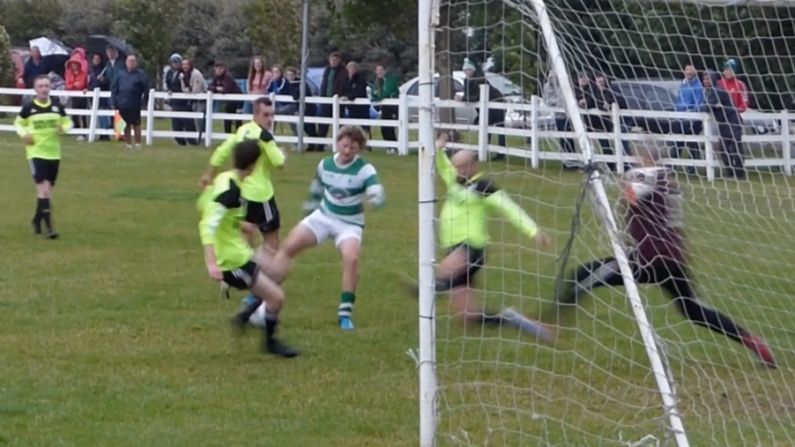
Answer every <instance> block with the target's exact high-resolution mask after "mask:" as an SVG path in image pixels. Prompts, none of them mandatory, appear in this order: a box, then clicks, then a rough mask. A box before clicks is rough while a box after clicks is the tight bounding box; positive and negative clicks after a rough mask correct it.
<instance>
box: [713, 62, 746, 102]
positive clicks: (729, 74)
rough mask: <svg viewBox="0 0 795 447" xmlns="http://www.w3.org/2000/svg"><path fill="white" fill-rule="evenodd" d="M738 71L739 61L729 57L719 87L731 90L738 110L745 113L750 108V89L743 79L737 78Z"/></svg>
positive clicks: (730, 93) (724, 65)
mask: <svg viewBox="0 0 795 447" xmlns="http://www.w3.org/2000/svg"><path fill="white" fill-rule="evenodd" d="M736 73H737V61H736V60H734V59H729V60H728V61H726V63H725V64H723V79H721V80H719V81H718V87H720V88H722V89H724V90H726V91H727V92H729V95H731V98H732V103H733V104H734V107H735V108H736V109H737V112H739V113H743V112H745V111H746V110H748V89H747V88H746V87H745V83H743V81H741V80H739V79H737V76H736Z"/></svg>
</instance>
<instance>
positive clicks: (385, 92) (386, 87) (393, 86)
mask: <svg viewBox="0 0 795 447" xmlns="http://www.w3.org/2000/svg"><path fill="white" fill-rule="evenodd" d="M370 96H371V98H370V99H371V100H372V101H373V102H380V101H384V100H386V99H396V98H398V97H399V96H400V87H399V86H398V80H397V78H396V77H394V76H392V75H391V74H389V73H388V72H387V69H386V65H385V64H378V65H376V66H375V85H374V86H373V89H372V91H371V92H370ZM380 109H381V119H382V120H397V119H398V109H399V106H397V105H386V104H385V105H382V106H380ZM396 129H397V128H396V127H392V126H381V135H383V136H384V140H386V141H394V142H395V143H397V135H396V132H395V130H396ZM387 152H388V153H397V145H396V147H392V148H389V149H387Z"/></svg>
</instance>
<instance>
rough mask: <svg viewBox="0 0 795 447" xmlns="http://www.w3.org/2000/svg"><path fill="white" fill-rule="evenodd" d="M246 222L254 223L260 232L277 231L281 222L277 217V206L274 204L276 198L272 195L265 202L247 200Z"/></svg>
mask: <svg viewBox="0 0 795 447" xmlns="http://www.w3.org/2000/svg"><path fill="white" fill-rule="evenodd" d="M246 222H249V223H253V224H254V225H256V226H257V227H258V228H259V231H260V233H272V232H274V231H278V230H279V228H281V226H282V223H281V218H280V217H279V208H278V207H277V206H276V198H275V197H273V198H271V199H270V200H268V201H267V202H265V203H262V202H247V203H246Z"/></svg>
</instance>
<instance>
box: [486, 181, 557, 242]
mask: <svg viewBox="0 0 795 447" xmlns="http://www.w3.org/2000/svg"><path fill="white" fill-rule="evenodd" d="M484 202H485V203H486V206H487V207H488V209H489V210H490V211H491V212H493V213H495V214H498V215H500V216H502V217H503V218H504V219H505V220H507V221H508V222H509V223H510V224H511V225H512V226H513V227H514V228H516V229H517V230H518V231H520V232H522V234H524V235H525V236H527V237H529V238H532V239H535V241H536V242H537V243H538V244H539V245H542V246H546V245H549V242H550V240H549V236H548V235H547V234H546V233H544V232H542V231H540V230H539V228H538V225H537V224H536V222H535V221H534V220H533V219H532V218H531V217H530V216H528V215H527V213H525V211H524V210H523V209H522V208H521V207H520V206H519V205H517V204H516V202H514V201H513V199H511V197H510V196H509V195H508V194H506V193H505V191H503V190H501V189H497V188H493V189H492V190H491V191H489V192H488V194H487V195H486V198H485V199H484Z"/></svg>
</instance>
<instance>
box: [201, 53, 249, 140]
mask: <svg viewBox="0 0 795 447" xmlns="http://www.w3.org/2000/svg"><path fill="white" fill-rule="evenodd" d="M208 89H209V90H210V91H211V92H213V93H218V94H221V95H240V94H242V93H243V91H242V90H241V89H240V86H239V85H237V81H235V78H233V77H232V75H231V74H229V70H227V68H226V65H225V64H224V63H223V62H216V63H215V77H213V80H212V82H210V85H209V86H208ZM242 106H243V104H242V103H241V101H223V106H222V107H223V111H224V113H237V110H238V109H240V108H241V107H242ZM242 125H243V122H242V121H240V120H231V119H225V120H224V133H235V131H236V129H238V128H239V127H240V126H242Z"/></svg>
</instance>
